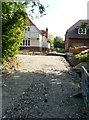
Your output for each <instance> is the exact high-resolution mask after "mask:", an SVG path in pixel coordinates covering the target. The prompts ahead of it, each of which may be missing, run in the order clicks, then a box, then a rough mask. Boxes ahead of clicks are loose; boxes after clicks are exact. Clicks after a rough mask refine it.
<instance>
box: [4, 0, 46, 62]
mask: <svg viewBox="0 0 89 120" xmlns="http://www.w3.org/2000/svg"><path fill="white" fill-rule="evenodd" d="M28 5H29V7H31V8H32V9H31V12H33V11H34V7H35V6H37V7H38V9H39V12H40V14H41V16H42V15H43V13H44V12H45V7H44V6H43V5H42V4H40V2H39V0H37V1H36V2H23V3H21V2H2V58H3V60H4V59H10V58H11V57H14V56H15V55H16V54H17V53H18V49H19V45H20V43H21V42H22V40H23V38H22V37H24V36H22V31H23V30H24V29H25V31H26V30H27V28H26V26H24V23H25V24H28V14H27V13H26V8H27V7H28Z"/></svg>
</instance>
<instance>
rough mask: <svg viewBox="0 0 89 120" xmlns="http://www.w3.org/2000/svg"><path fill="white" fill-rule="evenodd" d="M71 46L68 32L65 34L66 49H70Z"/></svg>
mask: <svg viewBox="0 0 89 120" xmlns="http://www.w3.org/2000/svg"><path fill="white" fill-rule="evenodd" d="M68 48H69V39H68V34H66V36H65V50H68Z"/></svg>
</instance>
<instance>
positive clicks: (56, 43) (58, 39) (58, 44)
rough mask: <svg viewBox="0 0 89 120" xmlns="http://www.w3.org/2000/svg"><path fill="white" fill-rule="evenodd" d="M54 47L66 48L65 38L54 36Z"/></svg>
mask: <svg viewBox="0 0 89 120" xmlns="http://www.w3.org/2000/svg"><path fill="white" fill-rule="evenodd" d="M54 48H65V44H64V41H63V38H61V37H59V36H56V37H55V38H54Z"/></svg>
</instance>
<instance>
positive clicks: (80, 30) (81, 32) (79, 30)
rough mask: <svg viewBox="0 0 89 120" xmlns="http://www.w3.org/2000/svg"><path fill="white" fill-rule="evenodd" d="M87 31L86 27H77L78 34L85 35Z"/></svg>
mask: <svg viewBox="0 0 89 120" xmlns="http://www.w3.org/2000/svg"><path fill="white" fill-rule="evenodd" d="M86 33H87V29H86V28H84V29H83V28H79V29H78V34H82V35H85V34H86Z"/></svg>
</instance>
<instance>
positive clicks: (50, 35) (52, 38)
mask: <svg viewBox="0 0 89 120" xmlns="http://www.w3.org/2000/svg"><path fill="white" fill-rule="evenodd" d="M48 40H49V41H50V45H51V47H53V46H54V37H53V35H52V34H49V35H48Z"/></svg>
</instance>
